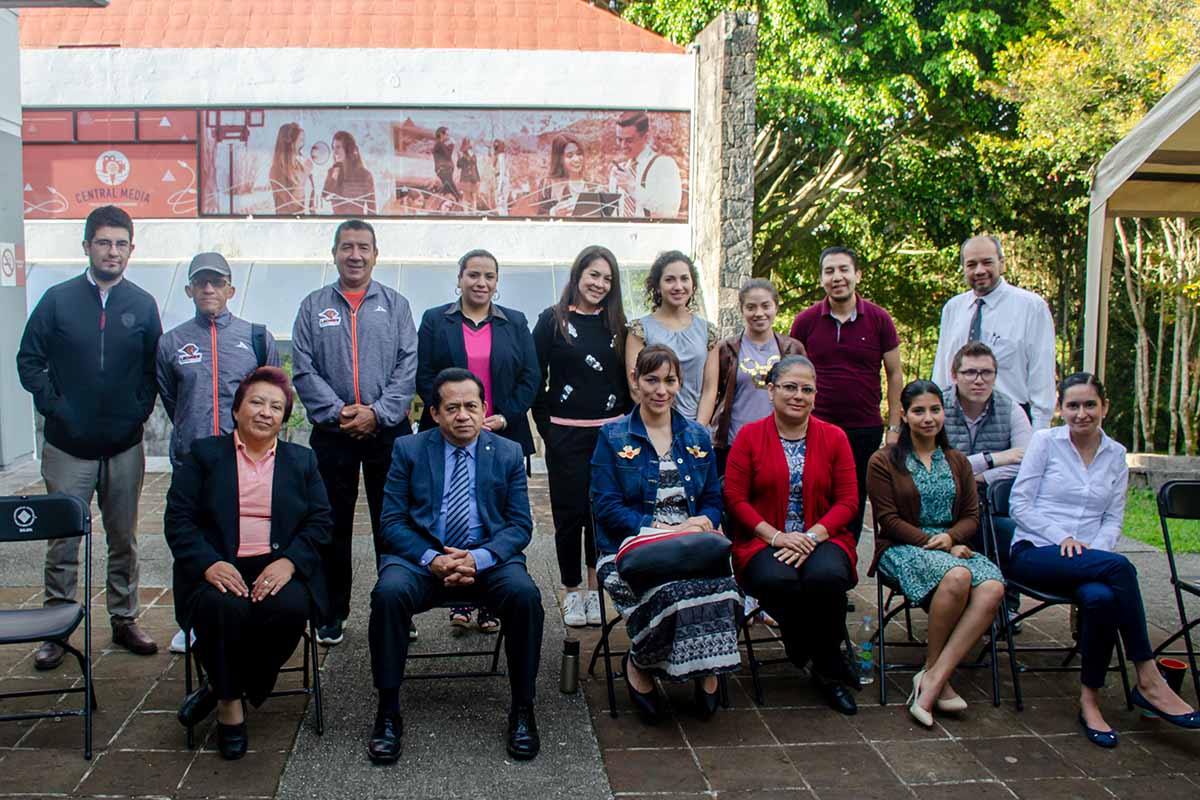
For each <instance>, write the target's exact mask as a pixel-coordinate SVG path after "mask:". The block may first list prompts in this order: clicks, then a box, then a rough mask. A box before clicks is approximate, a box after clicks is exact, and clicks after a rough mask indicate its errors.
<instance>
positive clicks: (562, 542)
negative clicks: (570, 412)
mask: <svg viewBox="0 0 1200 800" xmlns="http://www.w3.org/2000/svg"><path fill="white" fill-rule="evenodd" d="M598 438H600V429H599V428H574V427H570V426H567V425H555V424H553V423H551V425H550V428H549V435H548V437H547V439H546V471H547V472H548V473H549V474H548V477H549V479H550V512H551V514H553V516H554V549H555V551H556V552H557V554H558V574H559V577H560V578H561V579H562V585H563V586H567V587H575V586H579V585H580V584H582V583H583V569H582V567H581V566H580V558H581V555H582V559H583V563H584V564H586V565H587V566H588V567H592V568H595V566H596V532H595V531H594V530H593V529H592V505H591V486H592V453H593V452H594V451H595V449H596V440H597V439H598ZM581 551H582V552H581Z"/></svg>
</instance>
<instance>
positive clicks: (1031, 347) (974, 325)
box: [933, 235, 1056, 430]
mask: <svg viewBox="0 0 1200 800" xmlns="http://www.w3.org/2000/svg"><path fill="white" fill-rule="evenodd" d="M959 254H960V263H961V264H962V270H963V277H964V278H965V279H966V282H967V285H968V286H970V287H971V288H970V290H968V291H966V292H963V293H962V294H960V295H955V296H954V297H952V298H950V300H949V301H948V302H947V303H946V305H945V306H944V307H943V308H942V324H941V335H940V336H939V337H938V347H937V356H936V357H935V358H934V361H933V381H934V383H936V384H938V385H939V386H943V387H949V386H952V385H953V384H952V377H951V374H950V372H951V369H950V367H951V362H952V361H953V359H954V354H955V353H957V352H958V350H959V348H961V347H962V346H963V345H964V344H966V343H967V342H969V341H981V342H983V343H984V344H986V345H987V346H988V347H989V348H991V350H992V352H993V353H994V354H995V357H996V367H997V370H996V373H997V374H996V388H997V389H998V390H1000V391H1001V392H1003V393H1004V394H1006V395H1008V396H1009V397H1010V398H1012V400H1013V402H1015V403H1017V404H1018V405H1020V406H1021V407H1022V408H1024V409H1025V413H1026V414H1028V415H1029V418H1030V421H1031V422H1032V423H1033V428H1034V430H1037V429H1039V428H1047V427H1049V426H1050V420H1051V418H1052V417H1053V416H1054V392H1055V367H1056V361H1055V355H1056V349H1055V339H1054V320H1053V319H1052V318H1051V316H1050V309H1049V307H1048V306H1047V305H1046V301H1045V300H1043V299H1042V298H1041V297H1039V296H1038V295H1036V294H1034V293H1033V292H1030V291H1026V290H1025V289H1021V288H1019V287H1016V286H1013V285H1012V284H1010V283H1009V282H1008V281H1006V280H1004V277H1003V275H1004V252H1003V250H1002V249H1001V247H1000V240H999V239H997V238H996V237H995V236H987V235H981V236H972V237H971V238H970V239H967V240H966V241H965V242H963V244H962V247H961V249H960V250H959Z"/></svg>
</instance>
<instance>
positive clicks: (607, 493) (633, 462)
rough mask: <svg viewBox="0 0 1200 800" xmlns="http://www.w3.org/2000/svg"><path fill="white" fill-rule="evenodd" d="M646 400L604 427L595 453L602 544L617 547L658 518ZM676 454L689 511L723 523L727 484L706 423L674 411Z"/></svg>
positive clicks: (595, 502) (608, 549)
mask: <svg viewBox="0 0 1200 800" xmlns="http://www.w3.org/2000/svg"><path fill="white" fill-rule="evenodd" d="M640 409H641V406H634V408H633V411H631V412H630V413H629V414H628V415H626V416H624V417H622V418H621V419H619V420H617V421H616V422H610V423H608V424H607V425H605V426H604V427H603V428H601V429H600V438H599V439H598V440H597V442H596V450H595V452H594V453H593V454H592V510H593V513H594V514H595V518H596V549H597V551H598V552H600V553H601V554H603V555H608V554H612V553H615V552H617V548H618V547H620V545H621V542H622V541H623V540H624V539H625V538H626V537H629V536H632V535H634V534H636V533H637V532H638V531H639V530H641V529H642V528H644V527H649V526H650V525H651V524H652V523H653V521H654V501H655V496H656V495H657V493H658V454H657V452H656V451H655V449H654V445H653V444H651V442H650V437H649V436H648V435H647V434H646V425H645V423H644V422H642V415H641V413H640ZM671 432H672V434H673V436H672V441H671V455H672V457H674V459H675V463H676V464H678V466H679V476H680V478H681V479H682V481H683V485H684V486H685V487H686V488H687V504H688V516H700V515H703V516H706V517H708V518H709V519H710V520H712V524H713V528H720V527H721V512H722V505H721V487H720V484H719V479H718V477H717V459H716V456H715V455H714V453H713V446H712V440H711V439H710V438H709V436H708V431H706V430H705V429H704V428H703V426H701V425H699V424H698V423H696V422H694V421H692V420H689V419H687V418H686V417H684V416H683V415H682V414H680V413H679V412H678V411H674V410H672V411H671Z"/></svg>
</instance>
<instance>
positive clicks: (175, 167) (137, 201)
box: [22, 142, 197, 219]
mask: <svg viewBox="0 0 1200 800" xmlns="http://www.w3.org/2000/svg"><path fill="white" fill-rule="evenodd" d="M22 162H23V171H24V178H25V186H24V190H25V191H24V198H25V218H26V219H82V218H84V217H86V216H87V215H88V213H89V212H91V210H92V209H93V208H97V207H99V206H104V205H115V206H119V207H121V208H123V209H125V210H126V211H127V212H129V214H130V215H131V216H133V217H135V218H136V217H159V218H172V217H195V216H196V197H197V194H196V145H195V144H165V143H164V144H120V145H113V144H106V143H102V142H101V143H95V144H35V143H31V142H26V143H25V144H24V146H23V147H22Z"/></svg>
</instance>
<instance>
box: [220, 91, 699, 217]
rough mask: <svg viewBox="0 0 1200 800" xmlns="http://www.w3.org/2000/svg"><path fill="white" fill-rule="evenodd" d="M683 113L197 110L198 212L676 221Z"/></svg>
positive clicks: (682, 196)
mask: <svg viewBox="0 0 1200 800" xmlns="http://www.w3.org/2000/svg"><path fill="white" fill-rule="evenodd" d="M690 125H691V122H690V118H689V114H688V113H687V112H666V111H661V112H660V111H650V112H642V111H637V110H630V111H575V110H545V109H296V110H288V109H262V108H258V109H207V110H203V111H201V112H200V126H201V130H200V143H201V147H200V154H201V155H200V163H201V180H200V185H201V189H202V197H201V203H200V212H201V214H203V215H220V216H243V215H248V214H253V215H256V216H308V215H330V216H386V217H392V216H410V215H411V216H476V217H506V216H516V217H562V218H567V217H570V218H575V219H594V220H633V219H638V220H642V219H658V220H674V221H686V220H687V214H688V170H689V162H690V152H689V144H690V132H691V131H690Z"/></svg>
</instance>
